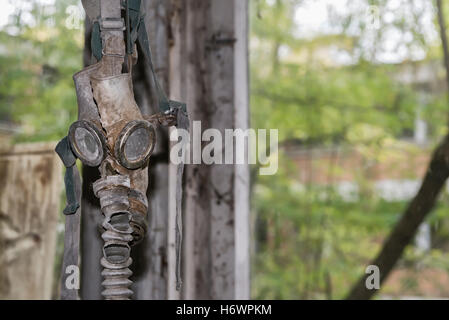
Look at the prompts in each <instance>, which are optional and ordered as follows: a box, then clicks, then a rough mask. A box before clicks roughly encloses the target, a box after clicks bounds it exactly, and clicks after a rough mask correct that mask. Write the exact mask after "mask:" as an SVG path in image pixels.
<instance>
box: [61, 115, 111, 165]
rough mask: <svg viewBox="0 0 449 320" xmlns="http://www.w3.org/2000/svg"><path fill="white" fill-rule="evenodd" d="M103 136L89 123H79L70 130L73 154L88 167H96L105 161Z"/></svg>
mask: <svg viewBox="0 0 449 320" xmlns="http://www.w3.org/2000/svg"><path fill="white" fill-rule="evenodd" d="M102 137H103V136H102V134H101V133H100V132H99V130H98V129H96V128H95V126H94V125H92V124H91V123H89V122H87V121H83V120H81V121H77V122H75V123H74V124H72V126H71V127H70V129H69V140H70V145H71V147H72V150H73V152H74V153H75V154H76V156H77V157H78V158H79V159H80V160H81V161H82V162H83V163H84V164H86V165H88V166H91V167H96V166H98V165H100V163H101V161H103V156H104V151H103V146H104V143H103V139H102Z"/></svg>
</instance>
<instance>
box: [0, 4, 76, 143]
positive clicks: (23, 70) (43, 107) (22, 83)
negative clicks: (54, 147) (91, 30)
mask: <svg viewBox="0 0 449 320" xmlns="http://www.w3.org/2000/svg"><path fill="white" fill-rule="evenodd" d="M11 2H12V1H11ZM78 2H79V1H76V0H63V1H56V2H55V4H54V5H53V4H50V5H49V4H45V3H42V2H40V1H23V0H21V1H14V7H15V8H16V11H15V12H14V14H13V15H11V16H10V20H9V23H8V24H7V25H5V26H3V27H2V28H0V44H1V45H0V51H1V54H0V116H1V117H2V118H3V119H5V118H6V119H9V120H12V121H13V122H15V123H16V124H18V125H19V126H20V134H19V135H18V136H17V137H16V140H17V141H43V140H58V139H60V138H61V137H63V136H64V135H65V134H66V132H67V128H68V126H69V124H70V123H71V122H73V120H75V118H76V115H77V107H76V96H75V90H74V84H73V80H72V75H73V74H74V73H75V72H76V71H78V70H80V69H81V67H82V49H83V44H84V39H83V30H82V28H72V26H73V24H69V23H66V22H67V20H68V19H70V15H69V14H68V13H67V12H66V10H67V8H68V7H69V6H70V5H72V6H75V5H78V4H79V3H78ZM81 21H82V20H81ZM82 26H83V25H82V23H81V27H82Z"/></svg>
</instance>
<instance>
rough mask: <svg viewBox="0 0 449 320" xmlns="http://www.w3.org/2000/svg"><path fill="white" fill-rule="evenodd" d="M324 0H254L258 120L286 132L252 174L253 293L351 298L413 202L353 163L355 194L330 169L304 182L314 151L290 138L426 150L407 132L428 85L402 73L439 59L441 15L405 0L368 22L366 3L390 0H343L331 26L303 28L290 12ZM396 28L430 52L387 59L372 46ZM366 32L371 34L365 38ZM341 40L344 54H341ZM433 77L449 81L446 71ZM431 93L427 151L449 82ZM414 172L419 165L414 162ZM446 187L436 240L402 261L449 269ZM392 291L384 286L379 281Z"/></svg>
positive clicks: (394, 150)
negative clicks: (304, 158)
mask: <svg viewBox="0 0 449 320" xmlns="http://www.w3.org/2000/svg"><path fill="white" fill-rule="evenodd" d="M318 2H319V1H316V2H313V1H306V0H304V1H295V0H252V1H251V9H252V10H251V12H252V14H251V45H250V48H251V51H250V55H251V88H252V89H251V116H252V118H251V119H252V126H253V127H256V128H278V129H279V138H280V149H279V157H280V160H279V167H280V169H279V171H278V173H277V174H276V175H275V176H258V175H257V174H254V175H253V178H254V179H253V184H254V186H253V193H252V210H253V216H254V217H253V219H254V221H255V224H254V225H255V227H254V234H255V240H256V241H255V244H254V248H253V251H254V258H253V264H252V265H253V279H252V295H253V297H254V298H258V299H341V298H344V297H345V295H346V294H348V291H349V290H350V288H351V286H352V285H353V284H354V283H355V281H356V280H357V279H358V277H359V276H360V275H361V274H362V273H363V272H364V270H365V268H366V265H367V264H368V263H369V262H370V261H371V260H372V259H373V258H374V257H375V255H376V254H377V252H378V250H379V249H380V248H381V245H382V241H383V239H384V238H385V237H386V236H387V235H388V233H389V231H390V230H391V229H392V227H393V226H394V224H395V222H396V221H397V219H398V218H399V217H400V215H401V213H402V212H403V211H404V209H405V208H406V205H407V202H405V201H386V200H384V199H383V198H381V197H380V196H379V195H378V194H376V193H375V192H373V182H372V181H371V180H370V179H369V178H368V176H367V173H366V170H363V168H356V167H354V168H353V172H354V173H355V175H356V177H357V179H356V181H354V182H357V183H358V185H359V195H358V197H357V198H356V199H355V200H351V201H348V199H345V198H343V197H342V196H341V193H339V192H338V191H337V189H336V185H335V183H332V181H329V182H328V183H324V184H323V183H321V184H317V183H313V181H312V182H310V183H302V184H301V183H300V179H299V177H300V175H301V173H304V172H301V170H302V171H307V172H308V173H310V174H312V173H311V172H312V171H313V170H314V169H313V164H314V163H313V162H312V166H311V167H310V168H305V167H304V166H302V167H298V165H297V164H295V162H294V161H293V160H295V159H292V158H291V156H289V153H288V152H286V150H291V148H292V146H294V147H293V149H294V150H302V151H303V152H305V153H307V152H309V154H311V153H310V152H311V150H313V149H314V148H315V149H316V148H323V147H328V148H337V147H338V148H343V149H346V150H350V149H351V150H354V149H355V150H357V151H358V152H359V153H360V154H361V155H362V157H363V160H362V161H363V163H367V164H369V163H382V162H388V161H390V162H391V159H394V157H398V156H400V153H401V151H400V150H401V146H402V147H404V145H406V148H408V149H409V150H412V151H410V152H412V154H413V153H416V152H419V150H420V149H419V148H416V147H414V146H412V144H411V143H405V142H404V141H411V140H412V139H413V131H414V126H415V119H416V116H417V110H420V109H419V108H420V107H421V106H422V105H423V94H422V91H426V89H424V90H421V91H420V90H417V88H416V86H415V85H412V84H411V83H405V82H401V81H398V77H397V75H398V74H400V73H401V72H403V70H404V67H407V66H408V65H411V66H421V65H426V64H432V63H434V62H435V61H436V62H437V64H438V65H441V54H440V51H441V48H440V44H439V41H438V38H436V40H435V39H434V40H433V41H430V40H429V39H427V38H426V37H425V36H424V33H426V32H427V31H425V28H429V25H430V26H434V27H437V25H435V23H436V21H432V20H430V21H428V20H427V21H423V20H422V17H421V15H422V14H423V12H424V10H423V9H422V8H421V7H419V6H418V7H414V2H413V3H412V2H408V1H402V2H401V8H402V10H396V11H395V14H394V19H391V20H390V21H389V22H385V21H384V20H382V19H381V21H380V25H379V27H378V28H377V29H374V30H373V29H370V28H368V26H367V24H366V21H365V20H364V19H363V17H364V16H365V13H364V10H366V8H367V7H368V6H369V5H371V6H376V8H378V9H379V10H380V12H384V13H385V12H386V11H387V10H388V9H389V5H391V3H393V1H388V0H384V1H348V5H347V8H346V10H345V11H344V12H343V13H341V12H340V13H338V14H337V13H336V14H334V15H333V17H334V19H333V20H332V29H333V30H334V32H333V33H317V34H312V35H308V36H304V35H301V34H300V32H299V31H301V30H300V26H298V20H297V18H295V13H296V12H297V10H298V8H300V7H302V6H310V5H315V4H317V3H318ZM417 3H418V2H417ZM334 9H335V8H334ZM328 10H332V8H329V9H328ZM448 13H449V12H448ZM448 17H449V15H448ZM431 19H434V17H431ZM299 22H300V21H299ZM392 28H393V29H395V30H399V31H398V32H403V33H404V34H407V35H409V36H408V40H407V41H405V42H404V43H401V42H402V41H403V40H404V39H403V38H402V37H397V38H396V42H398V44H397V45H398V46H399V45H404V47H405V48H407V50H409V51H410V52H412V51H413V50H415V51H416V50H420V51H421V52H423V53H424V54H423V57H422V58H420V59H419V60H417V61H415V60H416V59H414V58H413V57H412V55H411V54H410V55H409V56H406V57H405V58H404V59H402V61H400V62H396V63H383V62H382V61H381V59H380V58H379V57H381V52H376V50H379V48H381V47H382V44H381V42H382V37H384V36H385V35H386V34H387V32H388V30H391V29H392ZM368 38H369V39H372V42H369V43H368V44H367V43H366V40H367V39H368ZM376 42H377V43H378V44H377V45H376ZM342 52H343V53H344V56H345V57H349V58H347V59H345V60H344V62H338V61H337V58H336V57H337V56H338V54H341V53H342ZM442 75H443V76H442ZM413 76H414V75H413V74H410V75H409V78H413ZM435 77H436V78H438V77H440V78H439V79H440V80H441V81H444V73H440V74H435ZM443 84H444V82H443ZM429 91H430V90H429ZM425 99H426V100H425V105H426V107H425V109H424V110H423V111H422V112H421V117H422V118H424V119H425V120H427V123H428V127H429V134H430V136H429V139H430V141H431V142H430V146H428V147H427V149H426V150H427V151H426V152H429V153H430V151H431V149H432V145H434V144H435V143H437V141H438V140H439V139H441V136H442V135H443V134H445V132H446V119H447V113H448V111H449V110H448V107H447V100H446V95H445V93H444V92H441V91H440V92H430V93H428V94H426V95H425ZM286 147H289V148H290V149H288V148H287V149H286ZM343 152H344V151H343ZM398 153H399V154H398ZM405 161H407V160H406V159H405ZM329 166H334V167H333V168H329V170H333V171H336V172H338V171H340V172H341V171H342V170H344V169H342V168H339V167H338V165H337V164H329ZM309 171H310V172H309ZM410 178H411V179H417V178H420V177H417V176H416V173H415V172H411V173H410ZM447 198H448V196H447V194H445V195H444V196H443V197H442V199H440V202H439V204H438V206H437V208H436V209H435V210H434V212H433V214H432V216H431V217H430V218H429V219H428V221H429V223H430V224H431V227H432V235H433V240H432V248H433V249H432V250H431V251H430V252H427V253H420V254H418V253H417V251H416V249H415V248H414V246H410V248H408V249H407V252H406V254H405V256H404V257H403V259H402V260H401V262H400V263H399V267H401V266H404V267H407V268H411V269H413V268H417V267H418V266H419V267H420V268H422V267H423V266H425V267H428V268H438V269H439V270H441V271H443V272H447V271H448V270H449V263H448V262H446V261H444V259H442V256H444V253H445V252H446V253H447V249H446V247H447V246H446V244H447V243H448V239H449V238H448V234H447V232H448V230H449V229H448V228H447V220H448V219H447V218H448V215H447V209H446V208H447V205H448V204H449V202H448V199H447ZM435 239H439V240H440V243H439V244H438V243H437V242H438V241H436V240H435ZM418 262H419V263H418ZM413 281H416V279H414V278H410V277H409V278H406V280H404V281H402V284H401V286H402V289H403V290H404V292H410V291H413V290H415V289H416V288H415V287H416V286H413V285H412V284H411V283H412V282H413ZM402 289H401V290H402ZM389 292H390V291H389V288H388V287H387V288H383V291H382V293H384V294H388V293H389ZM413 292H414V293H416V295H420V294H423V293H422V292H419V290H418V291H416V292H415V291H413ZM396 293H397V292H396ZM446 294H449V293H448V292H446Z"/></svg>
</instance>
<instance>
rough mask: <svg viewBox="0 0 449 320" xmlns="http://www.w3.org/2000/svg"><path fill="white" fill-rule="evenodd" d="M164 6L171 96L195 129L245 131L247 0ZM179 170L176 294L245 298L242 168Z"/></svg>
mask: <svg viewBox="0 0 449 320" xmlns="http://www.w3.org/2000/svg"><path fill="white" fill-rule="evenodd" d="M172 5H173V8H174V10H175V16H174V18H173V20H172V28H171V30H172V33H173V35H174V39H173V46H172V50H171V64H172V68H171V94H172V96H173V97H175V98H178V99H180V100H181V101H186V102H187V106H188V110H189V114H190V119H191V121H201V126H202V130H206V129H207V128H215V129H218V130H219V131H220V132H221V133H222V134H223V136H224V131H225V129H235V128H242V129H246V128H247V127H248V85H247V81H248V64H247V61H248V60H247V53H248V51H247V50H248V48H247V30H248V29H247V14H248V4H247V1H240V0H232V1H221V0H192V1H176V0H174V1H172ZM191 127H192V125H191ZM200 143H201V142H200ZM185 176H186V190H185V217H184V277H183V278H184V287H183V295H182V297H183V298H186V299H235V298H240V299H246V298H249V193H248V190H249V189H248V188H249V172H248V166H247V165H238V166H237V165H221V164H217V165H204V164H192V165H189V166H187V169H186V173H185ZM170 220H172V219H170Z"/></svg>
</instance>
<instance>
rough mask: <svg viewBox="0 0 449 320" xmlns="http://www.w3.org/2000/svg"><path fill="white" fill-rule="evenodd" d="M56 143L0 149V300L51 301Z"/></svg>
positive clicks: (57, 194)
mask: <svg viewBox="0 0 449 320" xmlns="http://www.w3.org/2000/svg"><path fill="white" fill-rule="evenodd" d="M55 146H56V144H55V143H39V144H23V145H15V146H12V147H8V148H6V149H0V246H1V248H0V269H1V272H0V299H50V298H51V296H52V283H53V280H54V279H53V270H54V269H53V268H54V261H55V260H54V259H55V250H56V233H57V231H56V226H57V222H58V216H59V210H60V199H61V192H62V190H63V181H62V172H63V168H62V163H61V162H60V160H59V158H58V156H57V155H56V153H55V152H54V148H55Z"/></svg>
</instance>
